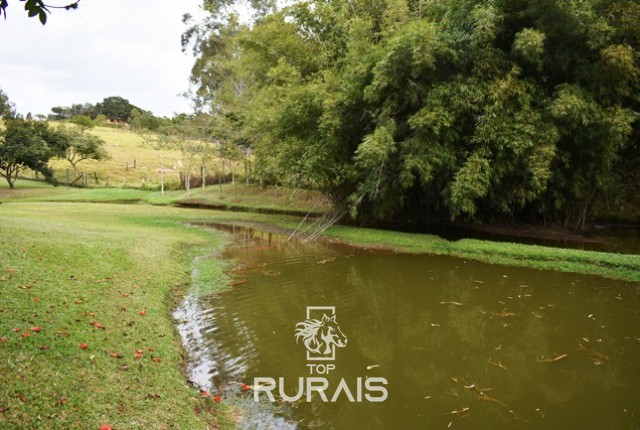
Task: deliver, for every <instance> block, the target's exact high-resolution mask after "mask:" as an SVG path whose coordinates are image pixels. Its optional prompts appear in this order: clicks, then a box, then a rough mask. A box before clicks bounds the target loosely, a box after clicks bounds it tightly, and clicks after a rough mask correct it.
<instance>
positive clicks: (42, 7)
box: [0, 0, 80, 25]
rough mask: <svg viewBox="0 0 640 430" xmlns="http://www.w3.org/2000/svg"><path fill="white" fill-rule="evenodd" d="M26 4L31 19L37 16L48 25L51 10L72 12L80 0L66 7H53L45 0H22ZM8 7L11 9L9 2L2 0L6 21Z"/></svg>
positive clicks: (25, 7)
mask: <svg viewBox="0 0 640 430" xmlns="http://www.w3.org/2000/svg"><path fill="white" fill-rule="evenodd" d="M20 1H21V2H24V10H25V11H27V14H28V15H29V17H30V18H32V17H34V16H37V17H38V19H39V20H40V23H42V25H45V24H46V23H47V13H50V12H51V11H50V9H65V10H72V9H77V8H78V4H79V3H80V0H76V1H75V2H72V3H69V4H67V5H66V6H52V5H49V4H46V3H45V2H44V0H26V1H25V0H20ZM7 7H9V0H0V16H2V15H4V17H5V19H6V18H7Z"/></svg>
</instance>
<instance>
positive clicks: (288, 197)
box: [0, 179, 331, 213]
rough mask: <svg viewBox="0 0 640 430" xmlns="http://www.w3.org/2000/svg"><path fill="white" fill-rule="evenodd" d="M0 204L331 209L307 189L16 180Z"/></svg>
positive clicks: (0, 191)
mask: <svg viewBox="0 0 640 430" xmlns="http://www.w3.org/2000/svg"><path fill="white" fill-rule="evenodd" d="M0 184H3V185H4V187H0V202H1V201H5V202H11V201H17V200H22V201H67V202H145V203H151V204H154V205H167V204H177V203H181V202H186V203H192V204H202V205H210V206H215V207H220V208H226V209H234V210H247V211H258V210H272V211H283V212H287V211H296V212H300V213H306V212H308V211H313V212H326V211H328V210H330V209H331V203H330V202H329V200H328V199H327V198H326V197H324V196H322V195H321V194H320V193H318V192H315V191H308V190H297V191H294V190H289V189H286V188H264V189H262V188H260V187H257V186H254V185H247V184H235V185H232V184H223V185H222V187H220V186H214V185H211V186H208V187H206V188H205V189H204V190H203V189H202V188H195V189H192V190H191V191H190V193H187V192H186V191H184V190H180V191H167V192H166V193H165V195H164V196H163V195H162V194H161V193H160V192H159V191H148V190H141V189H136V188H125V189H123V188H88V189H82V188H69V187H65V186H59V187H55V188H54V187H52V186H51V185H49V184H46V183H43V182H37V181H30V180H24V179H19V180H18V181H17V183H16V188H15V189H13V190H9V189H8V187H7V186H6V181H4V180H1V179H0Z"/></svg>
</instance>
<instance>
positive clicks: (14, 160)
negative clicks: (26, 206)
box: [0, 119, 67, 188]
mask: <svg viewBox="0 0 640 430" xmlns="http://www.w3.org/2000/svg"><path fill="white" fill-rule="evenodd" d="M66 139H67V138H66V136H65V135H63V134H62V133H60V132H57V131H55V130H52V129H51V128H49V126H48V125H47V124H46V123H43V122H37V121H25V120H22V119H11V120H8V121H5V127H4V129H3V130H0V176H2V177H4V178H5V179H6V180H7V182H8V183H9V187H10V188H13V186H14V183H15V181H16V179H17V177H18V174H19V173H20V171H21V170H23V169H25V168H29V169H31V170H33V171H36V172H40V173H42V174H44V175H45V177H47V178H48V179H50V180H51V178H52V172H51V170H50V169H49V167H48V166H47V163H48V162H49V160H50V159H51V158H53V157H54V156H56V155H59V154H61V152H62V151H63V150H64V149H63V148H64V147H65V146H66V144H67V140H66Z"/></svg>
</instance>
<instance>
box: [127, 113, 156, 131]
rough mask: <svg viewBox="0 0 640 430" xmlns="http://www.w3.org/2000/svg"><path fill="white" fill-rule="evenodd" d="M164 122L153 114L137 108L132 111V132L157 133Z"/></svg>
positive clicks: (130, 120) (130, 123)
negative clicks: (146, 131)
mask: <svg viewBox="0 0 640 430" xmlns="http://www.w3.org/2000/svg"><path fill="white" fill-rule="evenodd" d="M163 124H164V120H163V119H162V118H158V117H156V116H154V115H153V114H152V113H151V112H148V111H140V110H139V109H137V108H134V109H132V110H131V114H130V116H129V126H130V127H131V129H132V130H150V131H156V130H158V129H160V127H162V125H163Z"/></svg>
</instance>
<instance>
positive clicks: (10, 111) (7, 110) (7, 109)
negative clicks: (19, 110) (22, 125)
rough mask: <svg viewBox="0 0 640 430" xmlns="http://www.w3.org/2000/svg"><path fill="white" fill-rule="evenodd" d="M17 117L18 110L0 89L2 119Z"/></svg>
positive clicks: (0, 113) (0, 114)
mask: <svg viewBox="0 0 640 430" xmlns="http://www.w3.org/2000/svg"><path fill="white" fill-rule="evenodd" d="M15 116H16V108H15V106H14V104H13V103H12V102H11V100H9V96H8V95H7V94H6V93H5V92H4V91H2V88H0V118H13V117H15Z"/></svg>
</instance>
